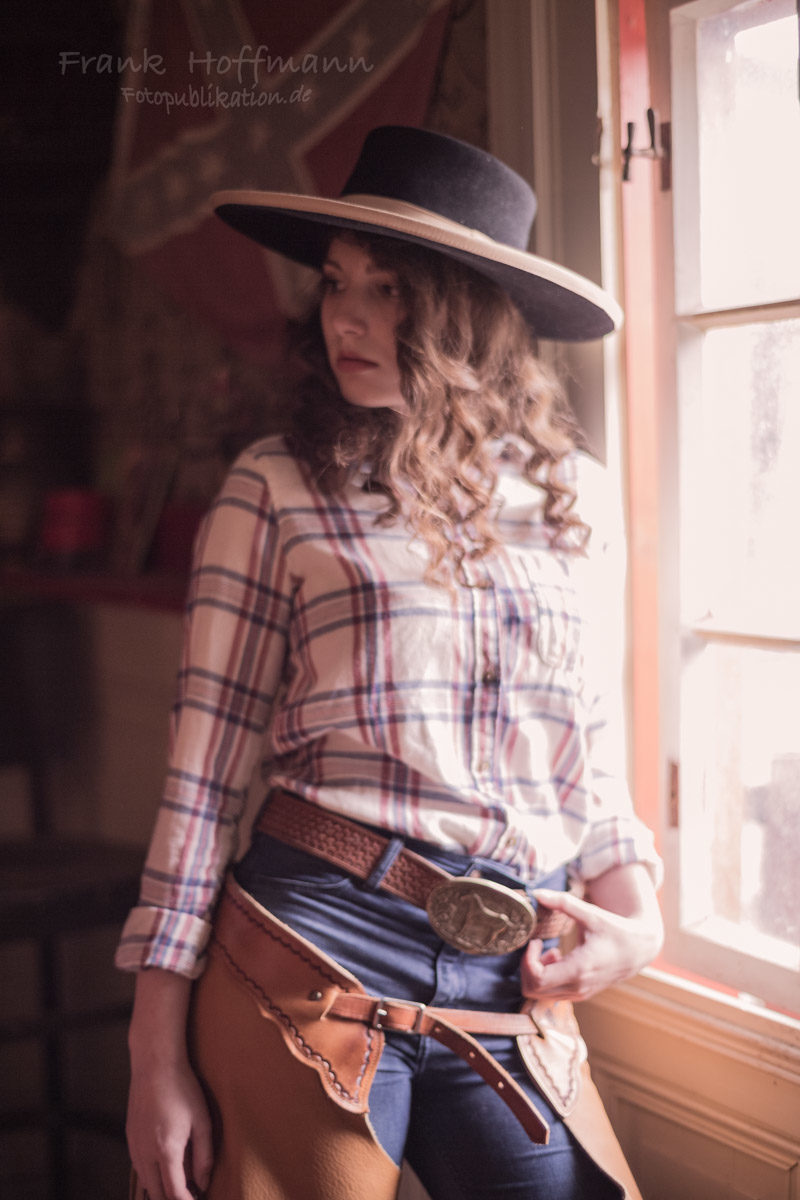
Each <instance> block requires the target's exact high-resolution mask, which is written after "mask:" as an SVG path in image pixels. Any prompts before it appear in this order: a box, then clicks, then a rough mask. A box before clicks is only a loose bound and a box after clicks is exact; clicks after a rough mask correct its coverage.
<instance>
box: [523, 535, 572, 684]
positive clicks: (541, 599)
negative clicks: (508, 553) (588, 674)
mask: <svg viewBox="0 0 800 1200" xmlns="http://www.w3.org/2000/svg"><path fill="white" fill-rule="evenodd" d="M521 566H522V569H523V575H524V578H525V579H526V581H527V587H526V589H525V591H526V594H525V597H524V598H523V600H522V604H521V607H522V608H523V609H524V610H525V612H526V618H527V623H528V626H529V634H528V637H529V639H530V647H531V649H532V650H533V651H534V652H535V653H536V656H537V658H538V659H539V661H540V662H541V663H543V664H544V665H545V666H546V667H550V668H552V669H554V670H559V671H566V672H572V671H575V670H576V669H577V668H578V667H579V666H580V662H581V651H582V628H583V615H582V611H581V602H580V600H579V597H578V593H577V590H576V588H575V585H574V583H573V581H572V579H571V578H570V576H569V575H568V574H567V572H566V570H564V569H563V568H562V567H561V565H560V564H559V563H558V561H554V560H552V559H551V558H550V557H549V556H547V555H538V554H534V555H524V556H523V557H522V561H521Z"/></svg>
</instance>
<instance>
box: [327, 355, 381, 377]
mask: <svg viewBox="0 0 800 1200" xmlns="http://www.w3.org/2000/svg"><path fill="white" fill-rule="evenodd" d="M377 365H378V364H377V363H375V362H371V361H370V360H369V359H368V358H359V357H358V356H357V355H355V354H340V355H339V357H338V358H337V359H336V370H337V371H341V372H342V373H343V374H345V375H350V374H352V375H357V374H359V373H360V372H361V371H369V370H372V368H373V367H377Z"/></svg>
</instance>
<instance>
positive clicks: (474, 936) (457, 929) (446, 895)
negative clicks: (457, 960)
mask: <svg viewBox="0 0 800 1200" xmlns="http://www.w3.org/2000/svg"><path fill="white" fill-rule="evenodd" d="M427 912H428V920H429V921H430V923H431V926H432V928H433V929H434V930H435V931H436V933H438V935H439V937H440V938H442V940H443V941H445V942H447V943H448V945H450V946H454V947H455V948H456V949H457V950H463V951H464V953H465V954H509V953H510V952H511V951H512V950H518V949H519V947H520V946H524V945H525V943H526V942H527V941H529V940H530V938H531V936H532V934H533V931H534V929H535V928H536V913H535V911H534V909H533V907H532V905H531V903H530V901H529V900H528V898H527V896H525V895H524V893H522V892H515V891H513V890H512V889H511V888H508V887H505V886H504V885H503V884H501V883H492V882H491V881H490V880H488V879H475V878H471V877H470V878H462V879H450V880H447V881H446V882H444V883H440V884H438V885H437V886H436V887H435V888H434V889H433V891H432V892H431V894H430V896H429V897H428V902H427Z"/></svg>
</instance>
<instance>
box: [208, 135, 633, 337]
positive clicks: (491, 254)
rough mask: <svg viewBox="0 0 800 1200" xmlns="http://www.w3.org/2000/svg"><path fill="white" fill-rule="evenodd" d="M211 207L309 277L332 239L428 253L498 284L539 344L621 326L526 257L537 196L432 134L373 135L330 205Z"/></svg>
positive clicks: (506, 170)
mask: <svg viewBox="0 0 800 1200" xmlns="http://www.w3.org/2000/svg"><path fill="white" fill-rule="evenodd" d="M212 204H213V206H214V209H215V211H216V212H217V214H218V215H219V216H220V217H221V218H222V220H223V221H225V222H227V224H229V225H231V226H232V227H233V228H234V229H236V230H238V231H239V232H240V233H243V234H244V235H245V236H246V237H249V238H251V239H252V240H253V241H256V242H258V243H259V244H260V245H262V246H266V247H267V248H268V249H270V250H276V251H278V252H279V253H280V254H283V255H285V256H286V257H287V258H290V259H292V260H293V261H295V262H299V263H303V264H305V265H306V266H310V267H315V268H319V267H320V266H321V265H322V262H323V260H324V257H325V253H326V250H327V246H328V243H329V241H330V237H331V231H332V230H336V229H342V230H352V231H354V232H359V233H366V234H369V235H372V236H374V235H380V236H386V237H392V238H398V239H400V240H401V241H406V242H413V243H416V244H419V245H424V246H427V247H429V248H431V249H433V250H436V251H438V252H439V253H441V254H445V255H447V256H448V257H449V258H453V259H457V260H458V261H459V262H462V263H465V264H466V265H467V266H468V267H471V268H472V269H473V270H475V271H477V272H479V273H480V274H481V275H485V276H487V277H488V278H489V279H492V280H494V282H495V283H497V284H499V285H500V287H502V288H503V289H504V290H505V291H506V292H507V293H508V294H509V296H510V297H511V299H512V300H513V301H514V302H515V304H516V305H517V307H518V308H519V309H520V311H521V313H522V315H523V317H524V318H525V320H526V321H527V322H528V324H529V325H530V326H531V328H532V329H533V331H534V333H535V334H536V335H537V336H538V337H542V338H552V339H556V340H559V341H588V340H590V339H592V338H598V337H603V336H604V335H605V334H607V333H610V332H611V331H612V330H613V329H616V328H617V327H618V326H619V325H620V324H621V321H622V313H621V310H620V308H619V306H618V305H617V303H616V301H614V300H613V299H612V298H611V296H609V295H608V294H607V293H606V292H604V291H603V290H602V289H601V288H599V287H598V286H597V285H596V284H594V283H592V282H591V281H590V280H588V279H584V278H583V276H581V275H577V274H575V272H574V271H570V270H567V269H566V268H565V267H561V266H558V265H557V264H556V263H553V262H549V261H548V260H547V259H544V258H539V257H538V256H537V255H535V254H530V253H529V252H528V250H527V245H528V238H529V235H530V229H531V225H532V223H533V218H534V215H535V212H536V196H535V195H534V193H533V191H532V190H531V188H530V187H529V186H528V184H527V183H526V182H525V180H524V179H522V178H521V176H519V175H517V173H516V172H515V171H512V170H511V168H510V167H507V166H506V165H505V164H504V163H501V162H500V161H499V160H498V159H496V158H495V157H494V156H493V155H491V154H489V153H487V152H486V151H485V150H480V149H478V148H477V147H475V146H471V145H469V144H468V143H466V142H462V141H459V140H458V139H456V138H452V137H447V136H446V135H444V134H441V133H434V132H432V131H430V130H426V129H417V128H412V127H409V126H401V125H383V126H380V127H379V128H377V129H373V130H372V132H371V133H369V134H368V135H367V138H366V141H365V142H364V146H363V148H362V150H361V154H360V156H359V159H358V161H357V163H356V165H355V167H354V169H353V172H352V174H351V175H350V178H349V179H348V181H347V183H346V184H345V186H344V189H343V191H342V194H341V196H340V197H339V198H338V199H328V198H326V197H324V196H306V195H294V194H292V193H288V192H261V191H224V192H217V193H216V194H215V195H214V196H212Z"/></svg>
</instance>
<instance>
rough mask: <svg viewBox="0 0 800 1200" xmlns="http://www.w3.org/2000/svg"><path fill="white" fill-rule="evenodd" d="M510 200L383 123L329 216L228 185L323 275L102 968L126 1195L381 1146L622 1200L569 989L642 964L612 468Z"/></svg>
mask: <svg viewBox="0 0 800 1200" xmlns="http://www.w3.org/2000/svg"><path fill="white" fill-rule="evenodd" d="M534 207H535V200H534V198H533V194H532V193H531V192H530V189H529V188H528V187H527V185H526V184H525V183H524V182H523V181H522V180H521V179H520V178H519V177H518V176H516V175H515V174H514V173H513V172H511V171H510V170H509V169H508V168H506V167H505V166H503V165H502V164H501V163H499V162H497V160H495V159H494V158H492V157H491V156H490V155H488V154H485V153H484V152H482V151H479V150H476V149H475V148H474V147H471V146H467V145H465V144H464V143H461V142H458V141H455V140H454V139H451V138H446V137H443V136H441V135H437V134H433V133H430V132H426V131H422V130H416V129H405V128H400V127H385V128H382V129H379V130H375V131H373V133H372V134H370V135H369V137H368V138H367V141H366V143H365V146H364V149H363V151H362V154H361V157H360V159H359V161H358V163H357V165H356V168H355V170H354V172H353V174H352V176H351V178H350V180H349V182H348V185H347V186H346V188H345V191H344V193H343V196H342V197H341V198H340V199H338V200H330V199H324V198H320V197H304V196H287V195H281V194H278V193H258V192H256V193H225V194H222V195H221V196H220V197H218V198H217V211H218V212H219V214H220V216H222V217H223V219H225V220H226V221H227V222H228V223H229V224H231V225H233V226H234V228H236V229H238V230H239V231H240V232H242V233H244V234H245V235H247V236H248V237H251V238H253V239H254V240H255V241H257V242H258V243H259V244H261V245H264V246H268V247H271V248H273V249H278V250H280V251H282V252H283V253H284V254H286V255H287V256H289V257H290V258H292V259H294V260H295V261H299V262H303V263H306V264H308V265H311V266H314V267H317V268H318V269H321V274H322V282H321V291H320V297H319V301H318V303H317V305H316V306H315V308H314V311H313V312H312V314H311V316H310V318H309V319H308V321H307V322H306V324H305V326H304V328H303V330H302V338H301V353H302V358H303V362H304V364H305V372H304V376H303V378H302V380H301V381H300V382H299V384H298V402H297V406H296V409H295V412H294V413H293V414H292V419H291V426H290V429H289V431H288V433H287V435H286V436H285V437H280V438H270V439H266V440H265V441H263V442H261V443H258V444H257V445H256V446H254V447H251V449H250V450H249V451H248V452H246V453H245V454H244V455H242V457H241V458H240V459H239V460H238V462H237V463H236V464H235V466H234V468H233V470H232V472H231V474H230V476H229V479H228V481H227V483H226V485H225V487H224V488H223V491H222V494H221V496H220V497H219V499H218V501H217V503H216V505H215V506H214V508H213V510H212V512H211V514H210V516H209V518H208V520H207V522H206V525H205V528H204V530H203V533H202V535H201V538H200V540H199V545H198V548H197V563H196V570H195V573H194V577H193V587H192V592H191V596H190V603H189V608H188V625H187V635H186V643H185V654H184V663H183V670H182V672H181V691H180V697H179V703H178V706H177V708H176V717H175V722H174V727H173V738H172V746H171V756H170V768H169V773H168V777H167V784H166V788H165V793H164V798H163V802H162V807H161V810H160V814H159V818H158V823H157V826H156V830H155V833H154V837H153V841H152V844H151V848H150V853H149V856H148V862H147V866H146V869H145V874H144V879H143V887H142V896H141V900H140V904H139V906H138V907H137V908H136V909H135V910H134V911H133V913H132V914H131V917H130V919H129V921H128V923H127V925H126V929H125V931H124V933H123V937H122V941H121V944H120V950H119V953H118V962H119V964H120V965H121V966H123V967H125V968H128V969H138V970H139V971H140V974H139V977H138V981H137V992H136V1002H135V1008H134V1016H133V1020H132V1024H131V1033H130V1045H131V1061H132V1085H131V1099H130V1107H129V1119H128V1135H129V1143H130V1147H131V1155H132V1159H133V1163H134V1167H135V1168H136V1172H137V1174H138V1176H139V1179H140V1181H141V1184H140V1186H143V1187H144V1188H145V1189H146V1191H147V1193H148V1195H149V1196H150V1198H151V1200H162V1198H163V1197H168V1198H169V1200H187V1198H188V1197H189V1196H190V1195H196V1194H198V1193H200V1192H204V1191H205V1190H206V1189H207V1188H208V1189H209V1190H208V1195H209V1196H213V1197H220V1198H222V1197H224V1198H225V1200H234V1198H235V1197H239V1196H241V1197H247V1198H248V1200H250V1198H254V1197H267V1198H270V1200H277V1198H280V1200H314V1198H315V1197H320V1198H321V1197H326V1198H332V1200H338V1198H339V1197H342V1198H344V1197H356V1196H358V1197H364V1200H383V1198H384V1197H385V1198H386V1200H388V1198H389V1197H391V1196H393V1195H394V1193H395V1190H396V1186H397V1179H398V1171H399V1164H400V1162H401V1161H402V1159H403V1157H404V1156H405V1157H406V1158H407V1159H408V1160H409V1161H410V1162H411V1164H412V1165H413V1166H414V1168H415V1170H416V1172H417V1174H418V1175H419V1176H420V1178H421V1179H422V1181H423V1183H424V1184H425V1185H426V1187H427V1188H428V1190H429V1192H430V1194H431V1196H432V1197H433V1198H434V1200H456V1198H458V1200H471V1198H477V1197H478V1196H480V1197H484V1198H485V1197H495V1196H497V1197H500V1196H502V1197H503V1198H504V1200H509V1198H511V1197H513V1198H517V1200H522V1198H525V1200H539V1198H544V1197H546V1198H547V1200H567V1198H570V1197H577V1196H584V1195H592V1196H593V1197H601V1196H604V1195H609V1196H611V1195H613V1196H619V1195H636V1194H637V1193H636V1191H635V1184H633V1181H632V1180H631V1179H630V1176H629V1173H628V1172H627V1168H626V1166H625V1164H624V1162H623V1161H622V1159H621V1155H620V1153H619V1151H618V1147H616V1146H615V1144H614V1143H613V1140H612V1139H611V1138H610V1137H609V1130H608V1129H607V1127H606V1124H605V1119H604V1115H603V1113H602V1110H601V1107H600V1106H599V1102H598V1100H597V1097H596V1093H595V1092H594V1091H593V1088H592V1085H591V1082H590V1081H589V1080H588V1078H587V1077H586V1075H585V1070H584V1069H583V1068H582V1066H581V1057H582V1043H581V1041H580V1038H579V1036H578V1034H577V1030H576V1028H575V1026H574V1022H573V1021H572V1018H571V1013H570V1010H569V1006H568V1002H569V1001H570V1000H573V999H583V998H585V997H587V996H590V995H592V994H594V993H595V992H596V991H598V990H600V989H601V988H603V987H606V986H608V985H609V984H611V983H614V982H616V981H618V980H620V979H623V978H625V977H626V976H628V975H631V974H633V973H635V972H636V971H637V970H638V969H639V968H640V967H641V966H643V965H644V964H645V963H646V962H647V961H649V959H650V958H651V957H652V956H653V954H654V953H655V952H656V951H657V950H658V947H659V944H660V938H661V924H660V917H659V914H658V908H657V904H656V901H655V892H654V880H655V879H656V878H657V873H658V869H659V865H658V860H657V858H656V856H655V854H654V851H653V848H652V842H651V838H650V836H649V834H648V833H647V831H646V830H644V829H643V828H642V827H641V826H640V824H639V823H638V821H637V820H636V818H635V816H634V814H633V811H632V809H631V807H630V801H629V799H628V796H627V793H626V790H625V785H624V782H623V778H622V776H621V773H620V767H619V763H618V761H617V755H616V750H615V746H614V738H613V728H614V722H613V720H612V718H611V715H610V714H609V712H608V711H607V708H606V701H605V700H604V698H603V694H604V691H606V690H608V688H609V686H610V683H611V682H613V680H611V677H610V674H609V668H608V667H607V665H604V662H603V654H602V653H601V647H602V644H603V641H604V639H605V640H606V641H607V638H605V635H604V633H603V630H602V619H603V617H604V615H605V616H606V617H607V616H608V613H607V612H606V613H605V614H604V613H603V611H602V609H603V605H602V604H601V603H600V600H599V596H600V594H601V592H602V590H603V587H602V579H603V574H604V568H603V566H602V563H603V558H604V537H605V531H604V530H603V528H602V525H603V520H604V514H603V508H602V502H601V501H600V500H599V499H598V497H600V496H601V495H602V486H601V483H600V478H599V477H600V472H599V468H598V467H597V466H596V465H593V464H592V463H591V461H590V460H589V459H588V457H586V456H584V455H580V454H578V453H577V452H576V449H575V444H576V439H577V434H576V430H575V427H574V423H573V421H572V419H571V417H570V416H569V414H568V411H567V409H566V407H565V405H564V404H563V401H562V399H561V397H560V394H559V392H558V389H557V388H556V386H555V384H554V383H553V381H552V380H551V379H550V378H549V376H548V374H547V373H546V372H545V371H544V370H543V368H542V367H541V365H540V364H539V363H538V362H537V360H536V358H535V356H534V354H533V351H532V348H531V334H533V335H535V336H547V337H555V338H589V337H597V336H602V335H603V334H604V333H606V332H609V331H610V330H611V329H612V328H613V327H614V325H615V323H616V322H617V320H618V312H617V310H616V307H615V305H614V303H613V301H611V300H610V299H609V298H608V297H607V296H605V294H604V293H602V292H601V291H600V290H599V289H597V288H596V287H594V285H592V284H591V283H589V282H588V281H586V280H583V279H581V278H579V277H577V276H575V275H573V274H571V273H570V272H567V271H565V270H563V269H562V268H559V267H557V266H555V265H554V264H550V263H546V262H544V261H543V260H541V259H538V258H535V257H534V256H533V255H530V254H528V253H527V252H526V251H525V249H524V247H525V246H526V245H527V239H528V233H529V228H530V223H531V220H532V218H533V210H534ZM598 564H600V566H599V568H598ZM606 590H607V589H606ZM592 610H594V611H592ZM590 617H594V618H595V620H596V621H597V623H598V624H601V630H600V634H599V636H598V634H597V632H596V631H594V630H592V628H591V626H590V621H589V618H590ZM603 673H606V674H607V675H608V679H607V680H606V682H605V686H604V685H603V681H602V680H599V677H600V676H601V675H602V674H603ZM598 680H599V682H598ZM257 766H259V767H260V786H259V788H258V789H257V790H258V801H259V804H261V808H260V812H259V815H258V817H257V819H256V823H255V833H254V835H253V837H252V841H251V844H250V846H249V849H247V852H246V853H245V854H244V856H243V857H242V858H241V859H240V861H239V862H238V863H237V865H236V868H235V871H234V873H233V877H230V876H229V878H228V881H227V883H226V884H225V885H224V889H223V898H222V900H221V901H220V899H219V896H220V889H221V888H222V885H223V876H224V874H225V872H226V870H227V869H228V867H229V865H230V864H231V862H232V861H233V860H234V858H236V856H237V854H238V852H239V850H240V849H241V848H242V847H240V846H239V845H238V840H237V839H238V834H237V829H238V826H239V824H240V819H241V816H242V811H243V808H244V800H245V795H246V793H247V789H248V784H249V783H250V780H251V777H252V775H253V770H254V767H257ZM262 801H263V804H262V803H261V802H262ZM568 881H569V882H570V883H571V885H572V890H570V891H567V890H566V889H567V884H568ZM580 891H583V892H584V895H583V898H581V896H580V894H579V892H580ZM215 906H216V911H215ZM212 921H213V933H212V924H211V923H212ZM565 921H568V922H569V923H571V924H572V926H573V936H572V940H571V943H570V945H571V948H569V949H566V948H565V949H563V950H562V949H560V948H559V945H558V935H559V934H560V933H561V932H563V927H564V922H565ZM565 945H566V943H565ZM198 978H199V982H198V983H197V984H196V985H194V995H193V998H192V1004H191V1008H190V991H191V990H192V987H193V984H192V981H193V980H194V979H198ZM521 1010H522V1011H521ZM187 1025H188V1030H189V1033H188V1044H187ZM195 1071H196V1072H197V1074H195ZM198 1075H199V1077H200V1079H201V1080H202V1082H201V1081H200V1079H199V1078H198ZM601 1142H602V1143H603V1144H604V1145H605V1146H606V1147H608V1146H609V1145H610V1146H611V1151H610V1156H609V1154H608V1153H607V1151H601V1150H600V1149H599V1146H600V1143H601ZM581 1143H582V1144H581ZM593 1159H594V1160H598V1159H602V1162H601V1163H598V1161H593ZM612 1176H614V1177H615V1178H616V1179H617V1180H620V1181H621V1182H620V1183H615V1182H614V1181H613V1179H612ZM626 1189H627V1190H626Z"/></svg>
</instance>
